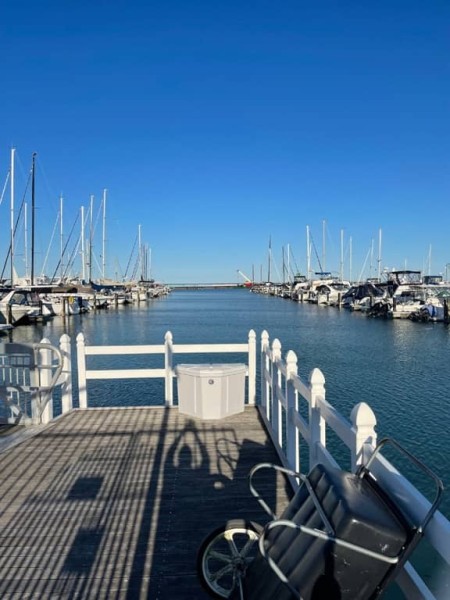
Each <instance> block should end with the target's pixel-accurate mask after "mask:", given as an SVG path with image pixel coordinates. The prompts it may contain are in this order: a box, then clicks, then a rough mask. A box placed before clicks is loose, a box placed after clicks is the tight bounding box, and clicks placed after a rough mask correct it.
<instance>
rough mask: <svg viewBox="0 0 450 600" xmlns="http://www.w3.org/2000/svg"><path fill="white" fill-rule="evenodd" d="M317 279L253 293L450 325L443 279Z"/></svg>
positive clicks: (401, 275) (400, 274)
mask: <svg viewBox="0 0 450 600" xmlns="http://www.w3.org/2000/svg"><path fill="white" fill-rule="evenodd" d="M316 275H318V277H317V278H316V279H311V280H307V279H306V278H305V277H301V276H297V277H296V280H295V281H294V282H292V283H287V284H286V283H285V284H271V283H265V284H259V285H253V286H252V288H251V289H252V291H253V292H257V293H263V294H270V295H272V296H279V297H282V298H288V299H291V300H294V301H296V302H309V303H313V304H324V305H328V306H337V307H339V308H340V307H342V308H347V309H349V310H352V311H358V312H364V313H365V314H367V316H370V317H386V318H393V319H406V318H407V319H410V320H412V321H417V322H429V321H432V322H445V323H448V322H449V312H448V299H449V298H450V283H449V282H445V281H443V278H442V276H424V277H422V274H421V272H420V271H411V270H404V271H392V272H390V273H389V274H388V275H387V277H386V279H385V281H380V280H378V279H368V280H367V281H365V282H364V283H355V284H351V283H350V282H348V281H344V280H341V279H338V278H332V277H331V275H330V274H329V273H318V274H316Z"/></svg>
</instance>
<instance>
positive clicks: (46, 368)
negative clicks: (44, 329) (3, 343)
mask: <svg viewBox="0 0 450 600" xmlns="http://www.w3.org/2000/svg"><path fill="white" fill-rule="evenodd" d="M41 343H42V344H50V340H48V339H47V338H43V339H42V340H41ZM39 364H40V366H41V367H43V369H42V370H41V371H40V373H39V385H40V386H42V387H49V386H50V382H51V380H52V370H51V366H52V351H51V350H49V349H48V348H42V349H41V350H39ZM36 401H37V402H36ZM32 415H33V423H39V421H40V422H41V423H42V424H45V423H49V422H50V421H51V420H52V419H53V396H52V392H48V391H47V392H38V393H37V394H36V397H35V402H34V407H33V409H32Z"/></svg>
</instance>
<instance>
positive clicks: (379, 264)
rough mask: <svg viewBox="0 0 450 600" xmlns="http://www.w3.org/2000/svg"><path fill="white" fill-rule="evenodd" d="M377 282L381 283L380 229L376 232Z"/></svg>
mask: <svg viewBox="0 0 450 600" xmlns="http://www.w3.org/2000/svg"><path fill="white" fill-rule="evenodd" d="M378 281H381V228H380V229H379V230H378Z"/></svg>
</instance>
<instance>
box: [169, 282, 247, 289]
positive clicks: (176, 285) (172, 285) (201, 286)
mask: <svg viewBox="0 0 450 600" xmlns="http://www.w3.org/2000/svg"><path fill="white" fill-rule="evenodd" d="M167 285H168V286H169V287H170V288H172V290H219V289H220V290H222V289H236V288H242V287H245V286H244V285H243V284H242V283H168V284H167Z"/></svg>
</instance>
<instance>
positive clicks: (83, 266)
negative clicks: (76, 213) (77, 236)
mask: <svg viewBox="0 0 450 600" xmlns="http://www.w3.org/2000/svg"><path fill="white" fill-rule="evenodd" d="M84 236H85V233H84V206H82V207H81V278H82V280H83V282H84V281H86V251H85V247H84Z"/></svg>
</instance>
